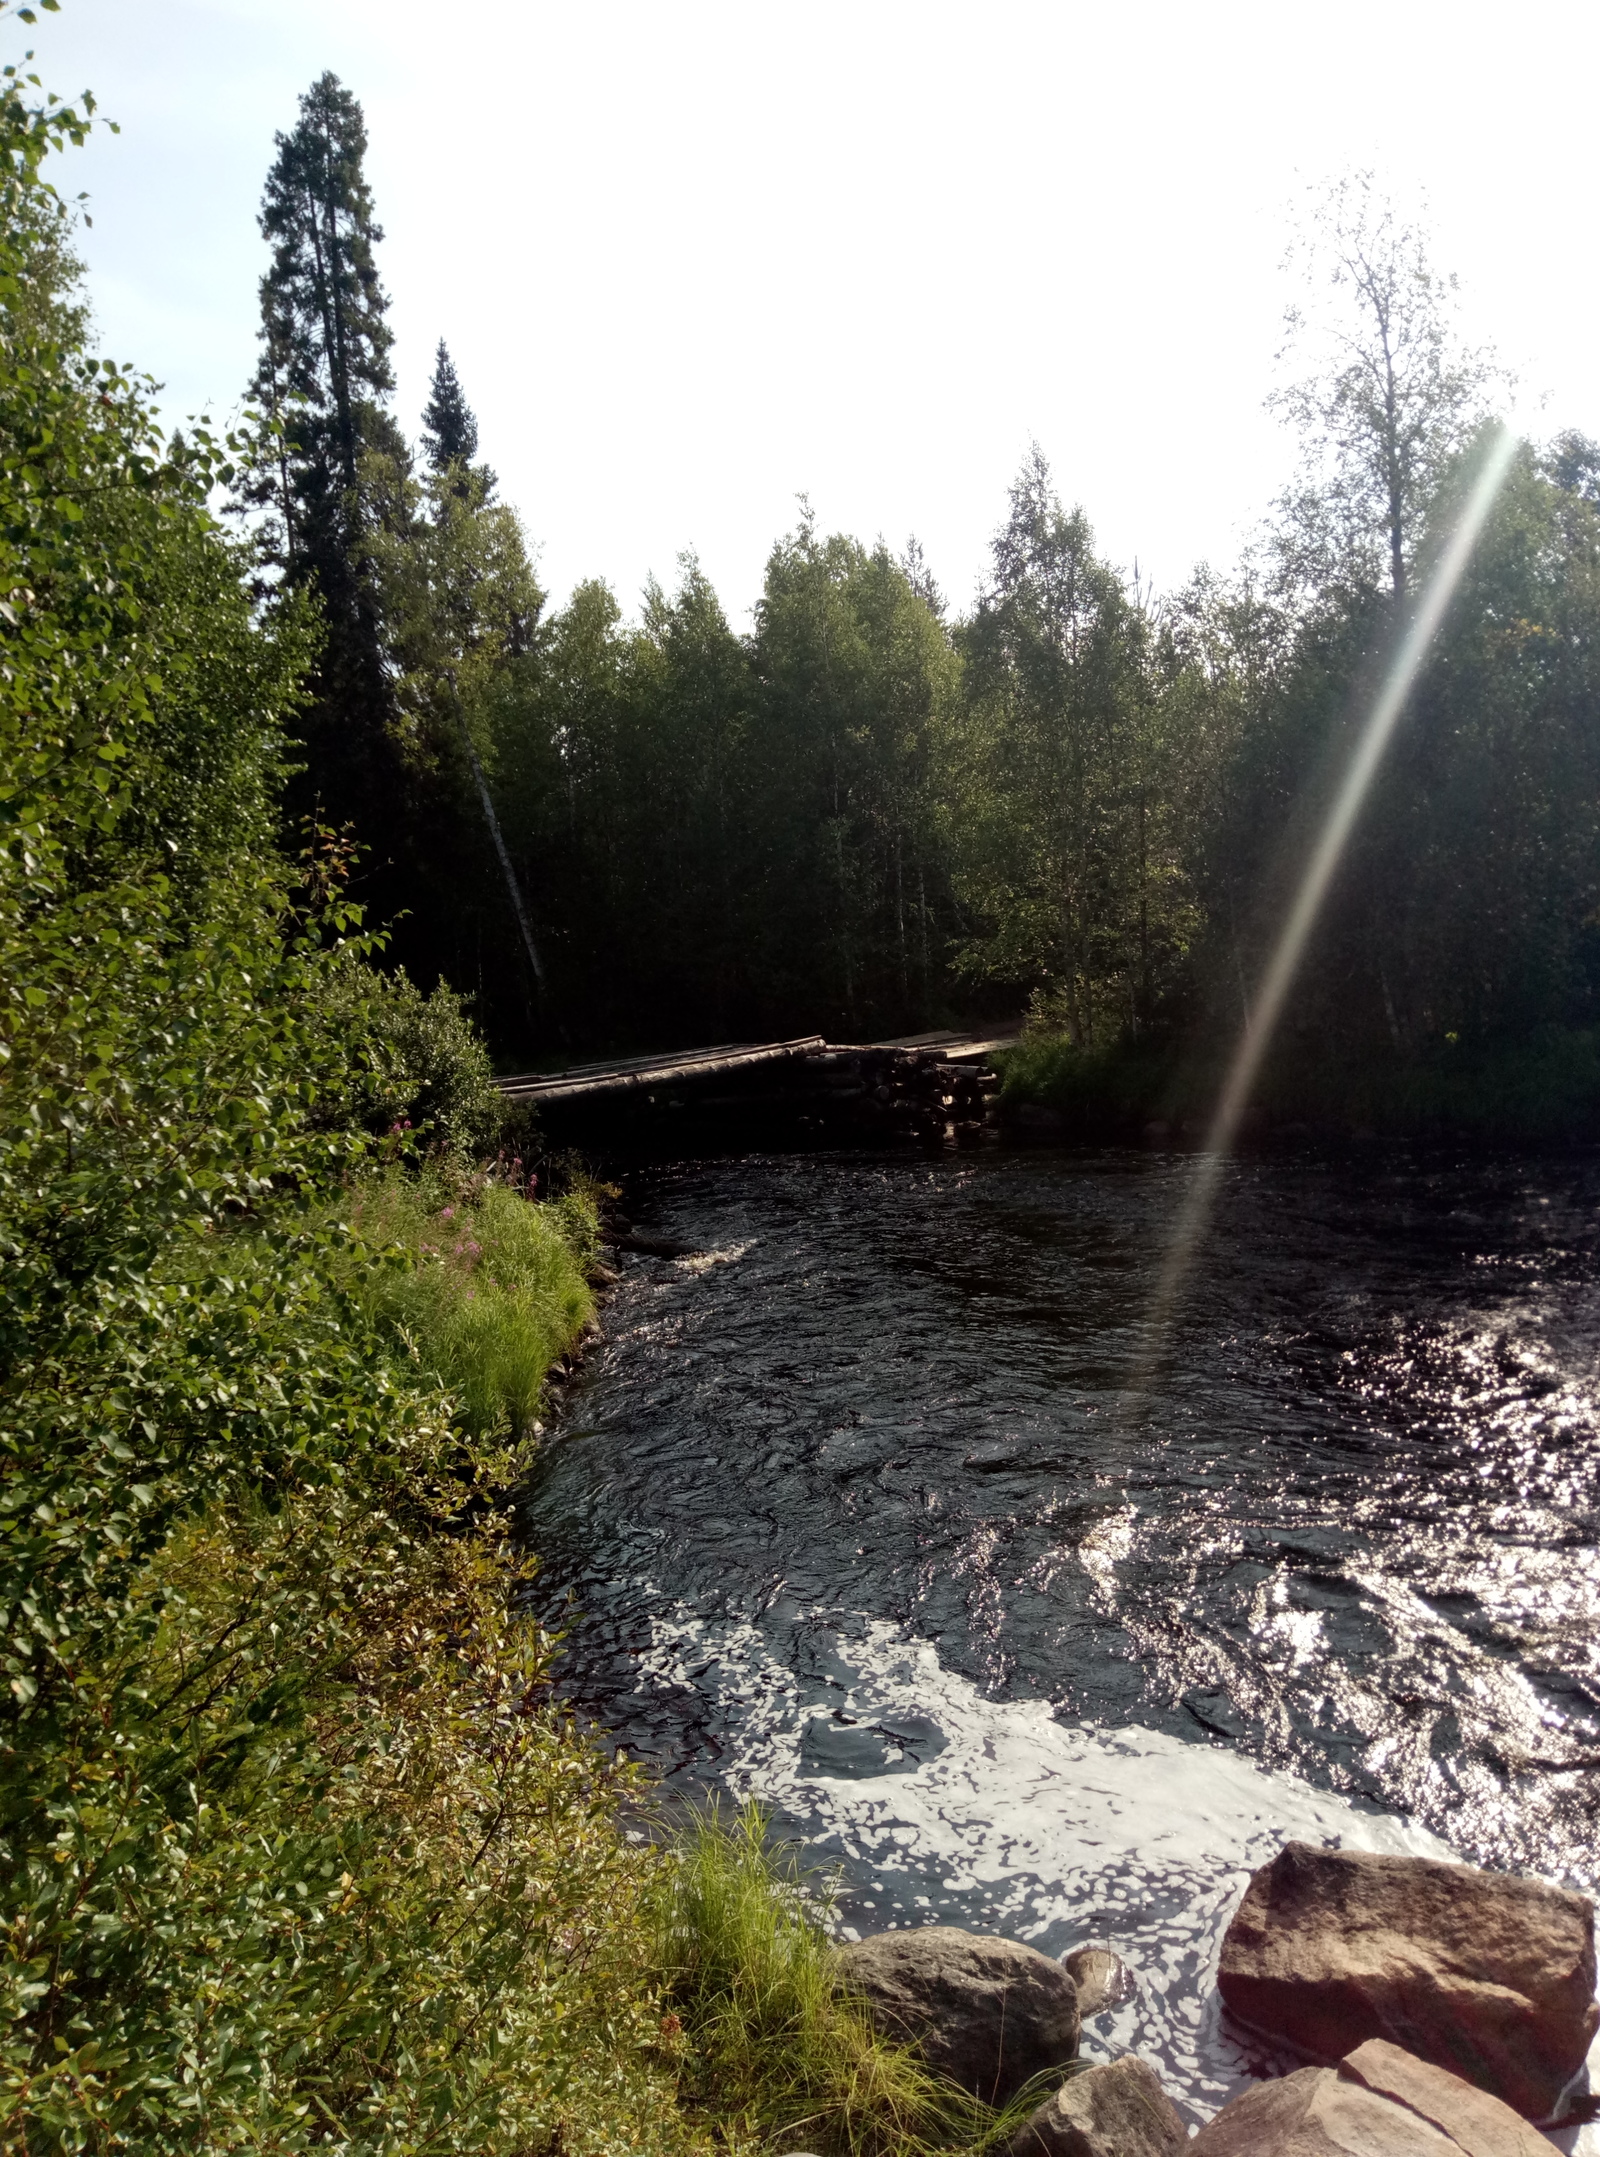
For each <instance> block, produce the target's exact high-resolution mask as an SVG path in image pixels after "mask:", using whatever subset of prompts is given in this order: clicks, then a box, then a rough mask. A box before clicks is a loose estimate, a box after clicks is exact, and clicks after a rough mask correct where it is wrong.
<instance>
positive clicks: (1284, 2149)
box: [1188, 2067, 1461, 2157]
mask: <svg viewBox="0 0 1600 2157" xmlns="http://www.w3.org/2000/svg"><path fill="white" fill-rule="evenodd" d="M1188 2157H1461V2152H1460V2149H1459V2147H1458V2145H1457V2144H1456V2143H1454V2142H1452V2141H1451V2139H1450V2137H1449V2136H1448V2135H1447V2134H1444V2133H1442V2132H1441V2131H1440V2129H1439V2128H1437V2127H1435V2126H1433V2125H1432V2123H1431V2122H1430V2121H1428V2120H1424V2119H1419V2118H1418V2117H1417V2115H1416V2113H1414V2112H1408V2111H1407V2110H1406V2108H1405V2107H1404V2106H1403V2105H1396V2104H1391V2103H1390V2102H1389V2100H1388V2099H1387V2098H1386V2097H1376V2096H1374V2095H1373V2093H1372V2091H1371V2090H1369V2089H1364V2088H1363V2087H1362V2085H1361V2084H1360V2083H1359V2082H1349V2081H1346V2080H1345V2078H1344V2077H1343V2076H1342V2075H1340V2073H1339V2072H1338V2070H1337V2069H1336V2068H1333V2067H1302V2068H1301V2069H1300V2071H1299V2073H1298V2074H1293V2075H1285V2076H1284V2077H1283V2078H1282V2080H1281V2081H1278V2082H1263V2083H1260V2084H1258V2085H1257V2087H1256V2088H1255V2089H1253V2090H1246V2091H1245V2093H1244V2095H1243V2096H1242V2097H1236V2098H1235V2099H1234V2100H1233V2103H1232V2104H1231V2105H1224V2106H1223V2108H1222V2110H1221V2111H1220V2112H1219V2113H1218V2114H1217V2116H1216V2118H1215V2119H1214V2120H1212V2121H1210V2122H1209V2123H1208V2124H1207V2125H1206V2126H1204V2127H1202V2128H1201V2130H1200V2132H1199V2133H1198V2134H1197V2135H1196V2136H1195V2138H1194V2140H1193V2141H1192V2142H1191V2143H1190V2144H1189V2149H1188Z"/></svg>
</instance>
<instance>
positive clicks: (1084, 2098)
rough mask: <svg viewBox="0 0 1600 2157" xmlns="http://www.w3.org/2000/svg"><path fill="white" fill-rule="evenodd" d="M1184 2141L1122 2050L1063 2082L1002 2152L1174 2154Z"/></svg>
mask: <svg viewBox="0 0 1600 2157" xmlns="http://www.w3.org/2000/svg"><path fill="white" fill-rule="evenodd" d="M1113 1959H1114V1958H1113ZM1188 2140H1189V2130H1188V2129H1187V2128H1186V2127H1185V2126H1184V2124H1183V2121H1182V2119H1181V2118H1180V2117H1179V2114H1178V2109H1177V2107H1176V2105H1174V2104H1173V2102H1172V2099H1171V2098H1170V2097H1169V2096H1168V2095H1167V2093H1166V2091H1165V2090H1164V2089H1163V2088H1162V2087H1161V2084H1160V2083H1159V2082H1158V2081H1157V2080H1156V2077H1155V2074H1154V2073H1153V2071H1152V2070H1151V2069H1150V2068H1148V2067H1147V2066H1146V2065H1145V2063H1144V2061H1143V2060H1136V2059H1135V2058H1134V2056H1133V2054H1132V2053H1131V2052H1128V2053H1124V2054H1123V2056H1122V2058H1121V2059H1120V2060H1112V2061H1110V2062H1108V2063H1107V2065H1105V2066H1103V2067H1086V2068H1085V2069H1084V2071H1083V2073H1082V2074H1078V2075H1074V2076H1073V2077H1072V2079H1071V2081H1070V2082H1063V2083H1062V2085H1061V2087H1060V2089H1058V2090H1057V2091H1056V2093H1055V2094H1054V2096H1053V2097H1047V2098H1046V2099H1045V2101H1044V2103H1043V2104H1042V2105H1041V2106H1040V2107H1039V2109H1038V2111H1037V2112H1035V2113H1034V2115H1033V2117H1032V2118H1031V2119H1029V2120H1026V2121H1025V2122H1024V2123H1023V2125H1022V2126H1021V2127H1019V2128H1018V2130H1017V2132H1016V2134H1015V2135H1014V2136H1013V2137H1012V2139H1011V2140H1010V2142H1008V2143H1007V2144H1006V2157H1178V2152H1179V2151H1180V2150H1182V2149H1184V2148H1185V2147H1186V2146H1187V2144H1188Z"/></svg>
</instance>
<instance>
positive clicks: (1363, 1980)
mask: <svg viewBox="0 0 1600 2157" xmlns="http://www.w3.org/2000/svg"><path fill="white" fill-rule="evenodd" d="M1217 1988H1218V1990H1219V1991H1220V1992H1221V1994H1222V1998H1223V2001H1224V2003H1225V2004H1226V2006H1227V2007H1228V2009H1229V2011H1230V2012H1231V2013H1232V2014H1234V2015H1235V2016H1237V2018H1238V2019H1239V2021H1241V2022H1243V2023H1245V2024H1247V2025H1248V2026H1249V2027H1250V2028H1252V2029H1256V2030H1260V2031H1263V2032H1264V2033H1266V2034H1267V2035H1269V2036H1271V2037H1275V2038H1280V2039H1283V2040H1286V2041H1287V2042H1288V2043H1289V2044H1290V2045H1292V2046H1294V2047H1295V2048H1296V2050H1298V2051H1300V2052H1302V2053H1305V2054H1307V2055H1309V2056H1310V2057H1311V2058H1312V2059H1315V2060H1324V2061H1333V2060H1339V2059H1342V2058H1343V2057H1344V2056H1345V2055H1346V2054H1347V2053H1349V2052H1351V2051H1353V2050H1354V2049H1355V2048H1356V2047H1357V2046H1358V2045H1360V2044H1362V2043H1363V2042H1364V2041H1365V2040H1366V2039H1367V2038H1369V2037H1381V2038H1384V2039H1387V2040H1388V2041H1389V2043H1391V2044H1393V2045H1398V2046H1400V2047H1402V2048H1403V2049H1404V2050H1405V2051H1407V2052H1410V2053H1413V2054H1414V2055H1415V2056H1416V2057H1417V2058H1418V2059H1421V2060H1428V2061H1432V2062H1433V2064H1434V2065H1435V2066H1438V2067H1444V2068H1448V2069H1449V2070H1450V2071H1451V2072H1452V2073H1453V2074H1457V2075H1460V2076H1462V2077H1463V2078H1464V2079H1465V2080H1466V2081H1468V2082H1472V2083H1476V2084H1477V2086H1478V2087H1479V2088H1480V2089H1484V2090H1489V2091H1491V2092H1492V2093H1493V2094H1494V2095H1495V2096H1497V2097H1499V2098H1502V2099H1503V2100H1504V2101H1505V2102H1506V2103H1507V2104H1509V2105H1511V2106H1513V2107H1514V2108H1515V2109H1516V2110H1517V2111H1518V2112H1520V2113H1522V2114H1523V2116H1524V2117H1525V2118H1527V2119H1532V2120H1543V2119H1548V2118H1549V2117H1550V2116H1551V2115H1552V2114H1553V2112H1554V2111H1555V2108H1556V2105H1557V2103H1558V2101H1559V2099H1560V2097H1561V2093H1562V2090H1563V2089H1564V2088H1565V2086H1566V2084H1567V2083H1568V2082H1570V2081H1571V2079H1572V2077H1573V2076H1574V2075H1575V2074H1576V2073H1577V2072H1578V2070H1579V2068H1580V2067H1581V2066H1582V2065H1583V2061H1584V2056H1585V2054H1586V2053H1587V2052H1588V2049H1589V2042H1590V2039H1591V2038H1592V2037H1593V2036H1594V2033H1595V2028H1596V2024H1597V2023H1600V2008H1597V2007H1596V2004H1595V1997H1594V1992H1595V1950H1594V1906H1593V1904H1592V1903H1591V1902H1590V1901H1589V1900H1588V1898H1587V1897H1586V1896H1583V1895H1578V1894H1574V1893H1572V1892H1571V1891H1570V1890H1568V1889H1566V1888H1559V1887H1550V1886H1548V1885H1547V1884H1546V1883H1545V1882H1544V1881H1542V1880H1526V1879H1519V1878H1517V1877H1515V1876H1514V1875H1512V1874H1509V1873H1492V1872H1480V1871H1479V1870H1478V1869H1477V1868H1476V1867H1475V1866H1472V1865H1448V1864H1440V1863H1438V1862H1437V1861H1436V1860H1434V1859H1432V1858H1420V1857H1378V1856H1374V1855H1372V1854H1371V1853H1369V1852H1367V1851H1363V1850H1318V1849H1314V1848H1312V1847H1311V1845H1309V1844H1307V1843H1298V1842H1292V1843H1290V1844H1288V1845H1287V1847H1286V1848H1284V1849H1283V1850H1280V1851H1279V1853H1278V1855H1277V1856H1276V1857H1275V1858H1274V1859H1273V1860H1272V1863H1271V1864H1270V1865H1264V1866H1263V1867H1262V1868H1261V1870H1260V1871H1259V1872H1257V1873H1256V1874H1255V1875H1254V1876H1253V1878H1252V1879H1251V1882H1250V1885H1249V1887H1248V1888H1247V1889H1246V1891H1245V1897H1244V1901H1243V1902H1242V1903H1241V1904H1240V1906H1239V1908H1238V1910H1237V1911H1236V1912H1235V1914H1234V1918H1233V1922H1232V1923H1231V1924H1230V1925H1229V1927H1228V1931H1227V1936H1226V1938H1225V1939H1224V1941H1223V1943H1222V1959H1221V1964H1220V1967H1219V1969H1218V1971H1217ZM1230 2109H1231V2108H1230Z"/></svg>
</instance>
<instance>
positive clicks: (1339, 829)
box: [1127, 427, 1517, 1408]
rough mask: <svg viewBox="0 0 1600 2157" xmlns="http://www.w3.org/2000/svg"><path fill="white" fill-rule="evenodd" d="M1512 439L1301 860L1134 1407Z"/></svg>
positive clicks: (1485, 474)
mask: <svg viewBox="0 0 1600 2157" xmlns="http://www.w3.org/2000/svg"><path fill="white" fill-rule="evenodd" d="M1516 448H1517V438H1516V436H1515V435H1514V434H1513V433H1512V432H1511V430H1510V429H1509V428H1506V427H1501V428H1498V429H1497V430H1496V432H1495V435H1494V437H1493V439H1492V441H1491V443H1490V446H1489V448H1488V451H1487V454H1486V455H1485V457H1484V460H1483V463H1482V466H1481V468H1480V469H1479V472H1478V475H1477V478H1476V479H1475V481H1474V482H1473V486H1472V489H1471V492H1470V493H1469V494H1468V496H1467V499H1466V501H1465V503H1464V504H1463V505H1462V510H1461V515H1460V517H1459V518H1458V519H1457V522H1456V526H1455V529H1454V531H1453V532H1452V533H1451V535H1450V539H1449V542H1448V544H1447V545H1446V547H1445V548H1444V551H1443V553H1442V554H1441V555H1440V557H1439V560H1438V562H1437V563H1436V564H1435V566H1434V570H1433V573H1432V575H1431V576H1430V577H1429V579H1428V582H1427V585H1426V587H1425V588H1424V590H1423V594H1422V598H1421V601H1420V603H1419V604H1418V607H1417V610H1416V613H1415V614H1414V615H1413V617H1412V619H1411V623H1410V626H1409V627H1408V628H1407V630H1406V633H1405V636H1404V638H1403V639H1402V640H1401V643H1400V647H1399V650H1398V651H1397V652H1396V653H1395V657H1394V662H1393V664H1392V665H1391V667H1390V669H1389V672H1388V674H1387V675H1386V676H1385V677H1384V680H1383V683H1382V686H1381V687H1380V688H1379V690H1378V693H1377V696H1376V697H1375V698H1374V700H1373V705H1372V710H1371V712H1370V713H1369V714H1368V716H1367V720H1366V724H1365V725H1364V726H1363V727H1362V729H1361V733H1360V735H1359V737H1358V738H1357V741H1356V745H1355V749H1354V751H1353V753H1352V755H1351V758H1350V764H1349V768H1348V769H1347V771H1346V772H1345V775H1344V777H1343V779H1342V780H1341V782H1340V785H1339V790H1338V793H1337V794H1336V795H1335V796H1334V799H1333V802H1332V805H1331V806H1330V808H1329V810H1328V814H1327V817H1326V820H1325V821H1324V823H1323V826H1322V830H1321V832H1320V833H1319V835H1318V838H1317V843H1316V846H1315V847H1314V848H1313V850H1312V854H1311V859H1310V861H1309V862H1308V863H1307V864H1306V871H1305V875H1304V876H1303V877H1302V878H1301V880H1300V888H1299V890H1298V891H1297V892H1296V894H1295V900H1294V904H1293V906H1292V907H1291V908H1290V909H1289V913H1288V917H1287V919H1286V920H1285V921H1284V924H1283V927H1282V929H1281V930H1280V932H1279V935H1278V941H1277V943H1276V945H1275V946H1274V947H1273V952H1272V956H1271V959H1270V960H1269V961H1268V964H1267V969H1266V972H1265V973H1264V974H1263V975H1262V978H1261V986H1260V989H1259V990H1258V992H1257V995H1256V999H1255V1003H1254V1006H1253V1008H1252V1009H1251V1012H1250V1015H1249V1018H1248V1020H1247V1022H1246V1025H1245V1029H1244V1032H1243V1034H1242V1035H1241V1036H1240V1040H1239V1046H1238V1048H1237V1050H1236V1051H1235V1052H1234V1058H1233V1062H1232V1064H1231V1065H1230V1066H1229V1069H1228V1075H1227V1078H1226V1079H1225V1081H1224V1082H1223V1087H1222V1092H1221V1095H1220V1096H1219V1098H1218V1101H1217V1106H1216V1109H1215V1111H1214V1112H1213V1115H1212V1118H1211V1124H1210V1127H1209V1129H1208V1130H1207V1132H1206V1138H1205V1145H1204V1147H1203V1149H1202V1151H1201V1153H1200V1156H1199V1159H1198V1160H1197V1162H1196V1163H1195V1166H1194V1172H1193V1175H1192V1178H1191V1181H1190V1184H1189V1188H1188V1191H1187V1193H1186V1195H1185V1197H1184V1202H1183V1206H1182V1208H1181V1210H1180V1212H1179V1215H1178V1219H1177V1223H1176V1225H1175V1227H1174V1229H1173V1232H1172V1236H1171V1239H1170V1241H1169V1243H1168V1245H1167V1250H1166V1255H1165V1258H1164V1259H1163V1262H1162V1267H1161V1272H1160V1275H1159V1277H1158V1279H1157V1282H1156V1290H1155V1294H1154V1296H1153V1298H1152V1299H1151V1303H1150V1307H1149V1310H1148V1312H1147V1314H1146V1318H1145V1323H1144V1327H1143V1332H1142V1340H1141V1345H1140V1352H1139V1361H1138V1365H1137V1368H1136V1372H1135V1376H1134V1380H1133V1383H1132V1385H1131V1386H1130V1388H1129V1392H1128V1395H1127V1405H1128V1406H1129V1407H1130V1408H1132V1407H1136V1406H1137V1404H1138V1402H1139V1401H1140V1400H1141V1399H1142V1398H1143V1396H1144V1394H1145V1392H1146V1390H1147V1388H1148V1384H1149V1380H1150V1377H1151V1375H1152V1372H1153V1369H1154V1366H1155V1363H1156V1360H1157V1358H1158V1357H1159V1355H1160V1353H1161V1349H1162V1346H1163V1343H1164V1342H1165V1340H1166V1337H1167V1333H1168V1330H1169V1328H1170V1325H1171V1322H1172V1318H1173V1315H1174V1313H1175V1311H1176V1309H1177V1306H1178V1302H1179V1299H1180V1297H1181V1295H1182V1293H1183V1287H1184V1283H1185V1281H1186V1280H1187V1278H1188V1275H1189V1270H1190V1268H1191V1266H1192V1265H1193V1263H1194V1257H1195V1253H1196V1251H1197V1250H1198V1249H1199V1246H1200V1242H1201V1240H1202V1238H1203V1237H1204V1235H1205V1231H1206V1226H1207V1223H1208V1222H1209V1220H1210V1218H1211V1212H1212V1208H1213V1206H1214V1204H1215V1202H1216V1194H1217V1186H1218V1183H1219V1182H1220V1180H1221V1176H1222V1171H1223V1168H1224V1167H1225V1165H1226V1163H1227V1160H1228V1156H1229V1154H1230V1153H1231V1151H1232V1149H1233V1142H1234V1140H1235V1139H1236V1138H1237V1137H1238V1135H1239V1125H1240V1123H1241V1122H1242V1120H1243V1118H1244V1113H1245V1110H1246V1108H1247V1107H1248V1106H1249V1102H1250V1095H1251V1092H1252V1090H1253V1088H1254V1086H1255V1082H1256V1079H1257V1077H1258V1076H1259V1074H1260V1070H1261V1064H1262V1059H1263V1058H1264V1057H1265V1055H1266V1052H1267V1049H1268V1048H1269V1046H1270V1045H1271V1042H1272V1037H1273V1034H1274V1033H1275V1032H1276V1031H1277V1026H1278V1021H1279V1019H1280V1018H1281V1017H1282V1016H1283V1007H1284V1004H1285V1002H1286V1001H1287V999H1288V995H1289V991H1290V989H1291V988H1292V987H1293V985H1294V978H1295V975H1296V974H1297V973H1298V971H1299V969H1300V962H1301V960H1302V959H1303V958H1304V956H1305V949H1306V945H1307V943H1308V942H1309V940H1310V937H1311V932H1312V930H1313V929H1314V928H1315V926H1316V922H1317V916H1318V914H1319V913H1320V912H1321V911H1322V905H1323V901H1324V900H1325V899H1326V897H1327V894H1328V887H1329V885H1330V884H1331V883H1332V881H1333V877H1334V872H1335V871H1336V870H1337V868H1338V866H1339V862H1340V860H1341V858H1342V856H1343V854H1344V850H1345V848H1346V846H1347V845H1348V844H1349V840H1350V834H1351V832H1352V830H1353V829H1354V827H1355V822H1356V818H1357V817H1358V816H1359V815H1360V813H1361V807H1362V804H1363V802H1364V801H1365V800H1366V797H1367V792H1368V789H1369V788H1370V787H1371V785H1372V781H1373V779H1374V777H1375V776H1376V773H1377V770H1378V766H1379V765H1380V764H1381V763H1382V761H1383V755H1384V751H1385V750H1386V749H1387V748H1388V746H1389V742H1390V740H1391V738H1392V736H1393V734H1394V730H1395V727H1396V726H1397V725H1398V723H1399V720H1400V715H1401V713H1402V712H1403V711H1404V709H1405V704H1406V699H1407V697H1409V696H1410V694H1411V691H1412V688H1413V686H1414V685H1415V683H1416V679H1417V676H1418V674H1419V673H1420V672H1421V671H1422V666H1423V662H1424V661H1425V660H1426V658H1427V656H1428V650H1429V647H1430V646H1431V644H1432V643H1433V640H1434V638H1435V636H1436V635H1437V634H1438V631H1439V626H1440V624H1441V622H1442V621H1443V620H1444V616H1445V612H1446V610H1447V609H1448V607H1449V605H1450V602H1451V600H1452V599H1453V598H1454V597H1455V593H1456V588H1457V587H1458V585H1459V584H1460V582H1461V579H1462V577H1463V575H1464V574H1465V572H1466V568H1467V564H1468V562H1469V561H1470V560H1471V559H1472V552H1473V549H1474V547H1476V545H1477V543H1478V540H1479V538H1480V536H1481V534H1482V532H1483V527H1484V525H1485V523H1486V522H1487V521H1488V517H1489V513H1490V511H1491V510H1492V509H1493V507H1494V504H1495V499H1496V497H1497V496H1498V494H1499V492H1500V489H1501V486H1502V485H1503V484H1504V481H1505V477H1506V474H1507V472H1508V471H1509V470H1510V468H1511V462H1512V459H1513V457H1514V456H1515V455H1516Z"/></svg>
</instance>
